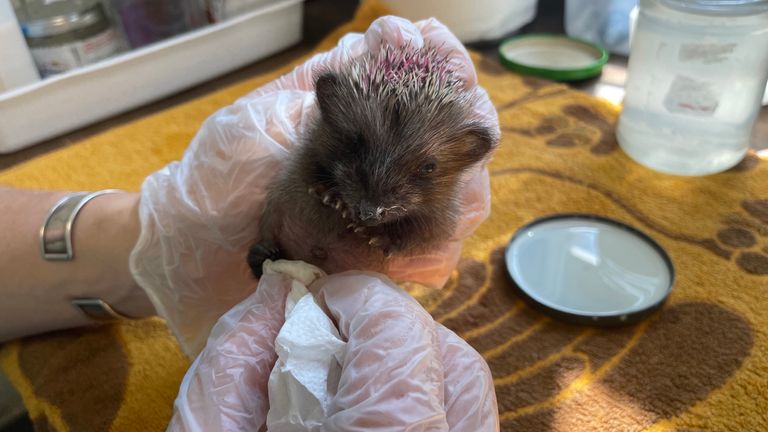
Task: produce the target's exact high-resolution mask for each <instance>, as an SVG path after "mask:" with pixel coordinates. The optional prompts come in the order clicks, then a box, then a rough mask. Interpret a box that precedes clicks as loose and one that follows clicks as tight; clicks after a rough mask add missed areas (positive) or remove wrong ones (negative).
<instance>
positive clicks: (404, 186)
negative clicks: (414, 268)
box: [302, 73, 495, 229]
mask: <svg viewBox="0 0 768 432" xmlns="http://www.w3.org/2000/svg"><path fill="white" fill-rule="evenodd" d="M316 90H317V100H318V104H319V106H320V114H321V116H320V119H319V121H318V122H317V124H316V125H315V127H314V129H313V131H312V133H311V134H310V136H309V137H308V142H306V143H305V146H304V151H305V152H307V155H306V156H307V157H305V158H302V159H303V160H304V161H305V163H308V164H310V166H306V167H303V168H302V172H304V173H305V175H306V176H307V178H306V183H307V184H309V185H315V184H321V185H322V186H323V188H324V189H326V190H330V191H332V192H333V193H334V195H335V196H338V197H340V199H341V200H342V201H343V203H344V206H345V207H346V208H347V209H349V210H350V211H351V214H350V216H351V218H352V219H353V220H354V222H355V223H356V224H358V225H365V226H377V225H387V224H402V223H403V222H404V221H406V220H408V221H409V222H410V223H412V224H417V225H418V224H422V225H425V226H428V225H435V223H434V220H435V219H438V218H439V220H441V221H444V225H446V226H451V225H452V224H453V223H454V222H455V221H456V220H457V219H458V216H459V215H458V214H457V209H456V194H457V193H456V192H457V187H458V185H459V182H460V180H461V178H462V175H463V174H464V173H465V172H466V171H467V169H468V168H470V167H472V166H473V165H475V164H477V163H478V162H479V161H481V160H483V159H484V158H485V157H486V156H487V155H488V153H489V152H490V150H491V149H492V147H493V145H494V143H495V140H494V138H493V135H492V132H491V131H490V130H489V129H488V128H486V127H484V126H483V125H480V124H478V123H477V122H475V121H472V120H471V106H472V105H471V102H472V101H471V99H470V98H469V96H467V95H464V94H462V93H460V92H461V91H462V90H460V89H459V88H458V87H455V91H456V92H457V93H456V94H454V95H451V97H449V98H444V99H443V100H438V101H435V100H431V99H430V98H429V97H426V96H427V95H419V94H412V95H411V99H407V98H402V97H400V98H398V97H395V96H393V94H391V93H387V92H377V93H371V92H368V93H365V92H362V91H361V88H360V85H359V83H358V82H356V81H355V80H353V79H350V78H349V77H345V76H344V75H336V74H330V73H329V74H324V75H322V76H321V77H320V78H319V79H318V80H317V84H316ZM414 98H415V99H414ZM446 229H450V228H446Z"/></svg>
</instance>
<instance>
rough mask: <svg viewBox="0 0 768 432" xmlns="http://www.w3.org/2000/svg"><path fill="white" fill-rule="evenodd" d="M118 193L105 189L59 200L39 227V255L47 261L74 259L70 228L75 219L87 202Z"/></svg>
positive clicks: (74, 194) (114, 190)
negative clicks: (100, 196)
mask: <svg viewBox="0 0 768 432" xmlns="http://www.w3.org/2000/svg"><path fill="white" fill-rule="evenodd" d="M116 192H120V191H119V190H117V189H106V190H101V191H97V192H92V193H87V192H76V193H72V194H69V195H67V196H65V197H64V198H62V199H60V200H59V201H58V202H57V203H56V204H54V206H53V207H51V210H50V211H49V212H48V214H47V215H46V217H45V221H43V226H42V227H40V255H42V257H43V258H44V259H46V260H49V261H71V260H72V259H74V257H75V252H74V250H73V248H72V227H73V226H74V224H75V218H77V214H78V213H79V212H80V210H81V209H82V208H83V206H85V205H86V204H87V203H88V201H90V200H92V199H94V198H96V197H97V196H99V195H104V194H109V193H116Z"/></svg>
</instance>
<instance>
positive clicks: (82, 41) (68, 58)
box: [16, 0, 121, 77]
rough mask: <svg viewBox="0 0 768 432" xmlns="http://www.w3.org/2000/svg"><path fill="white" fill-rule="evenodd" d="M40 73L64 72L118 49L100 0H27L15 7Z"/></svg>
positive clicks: (100, 58)
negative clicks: (53, 0)
mask: <svg viewBox="0 0 768 432" xmlns="http://www.w3.org/2000/svg"><path fill="white" fill-rule="evenodd" d="M16 13H17V15H18V17H19V21H21V27H22V30H23V32H24V36H25V38H26V39H27V45H29V50H30V52H31V53H32V58H34V60H35V64H36V65H37V68H38V70H39V71H40V75H41V76H43V77H46V76H49V75H53V74H57V73H61V72H66V71H69V70H72V69H75V68H77V67H80V66H84V65H87V64H91V63H95V62H97V61H99V60H103V59H105V58H107V57H110V56H112V55H114V54H115V53H117V52H118V51H120V48H121V43H120V39H119V37H118V34H117V32H116V31H115V29H114V27H113V26H112V24H111V23H110V21H109V20H108V19H107V16H106V14H105V13H104V8H103V6H102V4H101V3H100V2H99V1H88V2H86V1H57V2H51V1H49V0H26V1H22V2H20V4H18V5H17V11H16Z"/></svg>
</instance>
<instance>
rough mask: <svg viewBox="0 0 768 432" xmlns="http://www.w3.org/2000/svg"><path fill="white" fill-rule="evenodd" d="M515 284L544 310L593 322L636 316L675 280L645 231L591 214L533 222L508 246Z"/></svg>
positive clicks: (570, 319)
mask: <svg viewBox="0 0 768 432" xmlns="http://www.w3.org/2000/svg"><path fill="white" fill-rule="evenodd" d="M506 264H507V270H508V272H509V276H510V277H511V279H512V282H513V287H514V288H515V289H516V291H517V292H518V294H520V295H521V296H522V297H523V298H524V299H525V300H526V301H528V302H529V303H530V304H531V305H532V306H533V307H535V308H537V309H539V310H541V311H542V312H543V313H545V314H548V315H551V316H553V317H555V318H559V319H561V320H564V321H567V322H572V323H577V324H588V325H621V324H630V323H633V322H637V321H639V320H641V319H643V318H644V317H646V316H648V315H649V314H650V313H652V312H653V311H655V310H657V309H658V308H660V307H661V305H662V304H663V303H664V301H665V300H666V298H667V296H668V295H669V293H670V291H671V289H672V285H673V283H674V279H675V272H674V267H673V266H672V261H671V260H670V259H669V256H668V255H667V253H666V252H665V251H664V249H662V248H661V246H659V245H658V244H657V243H656V242H654V241H653V240H652V239H651V238H650V237H648V236H647V235H645V234H643V233H642V232H640V231H638V230H636V229H635V228H632V227H630V226H628V225H625V224H623V223H621V222H618V221H615V220H612V219H608V218H604V217H600V216H594V215H586V214H558V215H554V216H548V217H544V218H541V219H538V220H535V221H533V222H531V223H529V224H528V225H525V226H524V227H522V228H520V230H518V231H517V233H515V235H514V236H513V237H512V240H511V241H510V242H509V246H508V247H507V250H506Z"/></svg>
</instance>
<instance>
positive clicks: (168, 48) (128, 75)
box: [0, 0, 303, 153]
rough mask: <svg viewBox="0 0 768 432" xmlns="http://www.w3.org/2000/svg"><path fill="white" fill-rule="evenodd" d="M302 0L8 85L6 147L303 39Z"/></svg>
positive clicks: (2, 99)
mask: <svg viewBox="0 0 768 432" xmlns="http://www.w3.org/2000/svg"><path fill="white" fill-rule="evenodd" d="M302 7H303V3H302V0H279V1H275V2H272V3H270V4H269V5H267V6H264V7H261V8H259V9H257V10H254V11H251V12H248V13H246V14H244V15H241V16H238V17H235V18H232V19H230V20H228V21H224V22H221V23H217V24H213V25H209V26H206V27H204V28H201V29H198V30H195V31H192V32H189V33H186V34H183V35H180V36H177V37H174V38H172V39H168V40H165V41H163V42H159V43H156V44H153V45H149V46H147V47H144V48H141V49H138V50H134V51H129V52H126V53H124V54H121V55H118V56H116V57H112V58H110V59H107V60H104V61H101V62H99V63H96V64H93V65H89V66H85V67H82V68H79V69H76V70H73V71H70V72H67V73H63V74H60V75H56V76H53V77H50V78H47V79H44V80H42V81H39V82H36V83H33V84H29V85H26V86H23V87H18V88H15V89H12V90H10V91H7V92H5V93H0V153H8V152H12V151H15V150H19V149H21V148H24V147H27V146H30V145H32V144H35V143H38V142H40V141H43V140H46V139H49V138H52V137H55V136H57V135H61V134H63V133H66V132H69V131H72V130H74V129H77V128H80V127H83V126H85V125H88V124H91V123H94V122H97V121H99V120H102V119H105V118H107V117H110V116H113V115H115V114H119V113H121V112H125V111H127V110H130V109H132V108H135V107H138V106H141V105H144V104H146V103H149V102H151V101H154V100H157V99H160V98H162V97H164V96H167V95H170V94H172V93H175V92H178V91H180V90H183V89H185V88H188V87H191V86H193V85H195V84H198V83H200V82H203V81H206V80H209V79H211V78H213V77H216V76H218V75H221V74H223V73H225V72H228V71H231V70H234V69H237V68H239V67H241V66H244V65H247V64H249V63H252V62H254V61H256V60H258V59H261V58H264V57H266V56H268V55H270V54H273V53H275V52H278V51H280V50H282V49H284V48H287V47H288V46H291V45H293V44H295V43H297V42H298V41H299V40H300V39H301V20H302Z"/></svg>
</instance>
